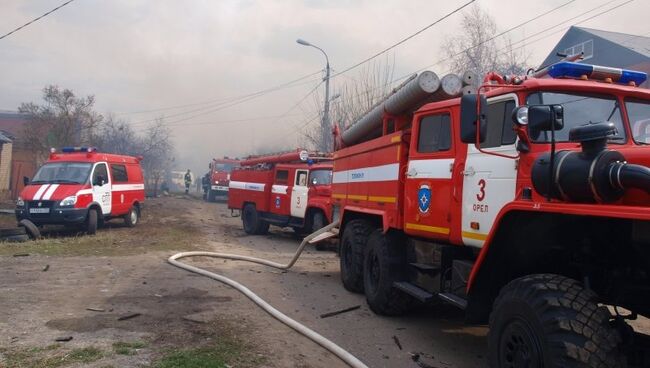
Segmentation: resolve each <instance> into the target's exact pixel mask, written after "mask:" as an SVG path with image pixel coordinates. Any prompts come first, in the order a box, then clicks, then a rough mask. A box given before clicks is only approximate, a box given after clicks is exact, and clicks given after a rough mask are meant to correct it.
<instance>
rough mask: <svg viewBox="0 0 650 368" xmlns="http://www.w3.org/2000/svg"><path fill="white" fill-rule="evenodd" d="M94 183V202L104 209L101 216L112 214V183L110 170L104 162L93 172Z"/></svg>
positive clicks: (92, 183) (96, 166)
mask: <svg viewBox="0 0 650 368" xmlns="http://www.w3.org/2000/svg"><path fill="white" fill-rule="evenodd" d="M91 178H92V181H91V182H90V184H91V185H92V187H93V202H96V203H99V206H100V207H101V208H102V213H101V215H104V216H106V215H109V214H110V213H111V202H112V193H111V182H110V178H109V176H108V168H107V167H106V164H105V163H103V162H100V163H98V164H97V165H95V170H93V175H92V177H91Z"/></svg>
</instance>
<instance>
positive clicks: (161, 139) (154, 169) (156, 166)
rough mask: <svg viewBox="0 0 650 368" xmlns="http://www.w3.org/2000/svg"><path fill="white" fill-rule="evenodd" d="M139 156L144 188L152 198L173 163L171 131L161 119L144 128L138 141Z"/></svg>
mask: <svg viewBox="0 0 650 368" xmlns="http://www.w3.org/2000/svg"><path fill="white" fill-rule="evenodd" d="M139 147H140V150H139V152H138V155H139V156H142V163H141V165H142V170H143V171H144V174H145V186H146V188H147V190H148V191H149V192H151V193H152V194H153V195H154V196H156V195H158V188H159V187H160V184H161V183H162V181H163V180H164V179H165V177H166V173H167V172H168V171H169V170H170V168H171V165H172V163H173V161H174V154H173V153H174V144H173V142H172V136H171V130H170V129H169V127H168V126H167V125H165V123H164V121H163V119H156V121H155V122H154V123H153V124H151V125H150V126H149V127H147V128H146V130H145V132H144V135H143V137H142V138H141V139H139Z"/></svg>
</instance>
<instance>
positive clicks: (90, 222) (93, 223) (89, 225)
mask: <svg viewBox="0 0 650 368" xmlns="http://www.w3.org/2000/svg"><path fill="white" fill-rule="evenodd" d="M96 233H97V210H95V209H90V210H88V216H87V217H86V234H88V235H95V234H96Z"/></svg>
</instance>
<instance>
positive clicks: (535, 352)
mask: <svg viewBox="0 0 650 368" xmlns="http://www.w3.org/2000/svg"><path fill="white" fill-rule="evenodd" d="M597 300H598V298H597V296H596V294H595V293H594V292H593V291H591V290H587V289H584V288H583V287H582V285H581V284H580V283H579V282H578V281H576V280H573V279H569V278H566V277H564V276H559V275H551V274H537V275H529V276H524V277H521V278H518V279H515V280H513V281H511V282H510V283H508V284H507V285H506V286H504V287H503V289H501V292H500V293H499V296H498V297H497V299H496V301H495V302H494V307H493V309H492V314H491V315H490V331H489V333H488V352H489V362H490V366H491V367H494V368H497V367H499V368H501V367H508V368H510V367H578V368H616V367H623V366H625V365H626V364H625V359H624V356H623V354H622V353H621V351H620V344H621V336H620V335H619V333H618V331H617V330H616V329H615V328H614V327H613V326H612V325H611V324H610V318H611V315H610V313H609V311H608V310H607V308H606V307H604V306H599V305H598V303H597Z"/></svg>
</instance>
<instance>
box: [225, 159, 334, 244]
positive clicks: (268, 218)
mask: <svg viewBox="0 0 650 368" xmlns="http://www.w3.org/2000/svg"><path fill="white" fill-rule="evenodd" d="M330 160H331V156H329V155H328V154H323V153H320V152H308V151H305V150H296V151H291V152H283V153H277V154H271V155H263V156H254V157H249V158H247V159H244V160H243V161H241V162H240V164H241V167H240V168H236V169H235V170H233V172H232V173H231V177H230V194H229V196H228V208H230V209H237V210H240V212H241V218H242V223H243V225H244V230H245V231H246V233H248V234H264V233H266V232H267V231H268V229H269V225H276V226H280V227H287V226H289V227H292V228H294V229H295V230H296V231H297V232H299V233H309V232H312V231H315V230H318V229H320V228H322V227H323V226H325V225H327V224H328V223H329V222H330V221H331V218H332V210H331V197H330V194H331V181H332V164H331V161H330Z"/></svg>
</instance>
